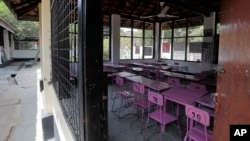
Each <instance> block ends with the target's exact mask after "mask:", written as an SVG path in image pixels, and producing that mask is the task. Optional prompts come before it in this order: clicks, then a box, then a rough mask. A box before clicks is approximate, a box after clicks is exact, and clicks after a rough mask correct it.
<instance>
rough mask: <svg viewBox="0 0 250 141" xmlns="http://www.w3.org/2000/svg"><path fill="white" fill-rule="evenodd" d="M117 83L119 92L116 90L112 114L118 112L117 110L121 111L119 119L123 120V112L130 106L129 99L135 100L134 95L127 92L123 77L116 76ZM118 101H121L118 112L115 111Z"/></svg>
mask: <svg viewBox="0 0 250 141" xmlns="http://www.w3.org/2000/svg"><path fill="white" fill-rule="evenodd" d="M115 83H116V85H117V90H116V95H115V97H114V99H113V104H112V110H111V111H112V112H116V111H117V110H118V111H119V113H118V118H122V116H121V111H122V109H124V108H127V107H128V106H129V99H132V98H134V94H133V93H131V92H129V91H127V90H126V89H125V88H126V87H125V85H124V79H123V78H121V77H118V76H116V79H115ZM117 99H120V100H121V101H120V106H119V108H117V109H116V110H114V105H115V102H116V100H117Z"/></svg>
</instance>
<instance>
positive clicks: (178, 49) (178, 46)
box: [173, 19, 187, 60]
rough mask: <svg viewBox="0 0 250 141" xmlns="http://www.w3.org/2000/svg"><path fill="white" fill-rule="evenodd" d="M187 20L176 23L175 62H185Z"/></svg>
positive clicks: (174, 39)
mask: <svg viewBox="0 0 250 141" xmlns="http://www.w3.org/2000/svg"><path fill="white" fill-rule="evenodd" d="M186 34H187V33H186V19H185V20H178V21H174V38H173V60H185V53H186V52H185V47H186Z"/></svg>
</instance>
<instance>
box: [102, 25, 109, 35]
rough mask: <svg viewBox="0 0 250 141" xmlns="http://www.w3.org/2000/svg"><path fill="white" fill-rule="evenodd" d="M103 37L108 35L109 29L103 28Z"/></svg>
mask: <svg viewBox="0 0 250 141" xmlns="http://www.w3.org/2000/svg"><path fill="white" fill-rule="evenodd" d="M103 35H109V27H108V26H103Z"/></svg>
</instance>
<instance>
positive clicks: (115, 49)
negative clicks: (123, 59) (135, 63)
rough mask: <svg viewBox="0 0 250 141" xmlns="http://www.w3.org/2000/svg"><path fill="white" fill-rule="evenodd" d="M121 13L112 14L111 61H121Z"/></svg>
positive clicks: (115, 62) (116, 62)
mask: <svg viewBox="0 0 250 141" xmlns="http://www.w3.org/2000/svg"><path fill="white" fill-rule="evenodd" d="M120 20H121V18H120V15H115V14H113V15H111V29H112V30H111V62H112V63H114V64H118V63H119V61H120Z"/></svg>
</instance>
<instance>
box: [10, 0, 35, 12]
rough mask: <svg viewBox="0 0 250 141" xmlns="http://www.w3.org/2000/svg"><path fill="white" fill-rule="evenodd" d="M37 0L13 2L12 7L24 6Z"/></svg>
mask: <svg viewBox="0 0 250 141" xmlns="http://www.w3.org/2000/svg"><path fill="white" fill-rule="evenodd" d="M35 1H36V0H31V1H21V2H20V3H18V4H11V8H12V9H14V10H15V9H18V7H23V6H27V4H31V3H33V2H35Z"/></svg>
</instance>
